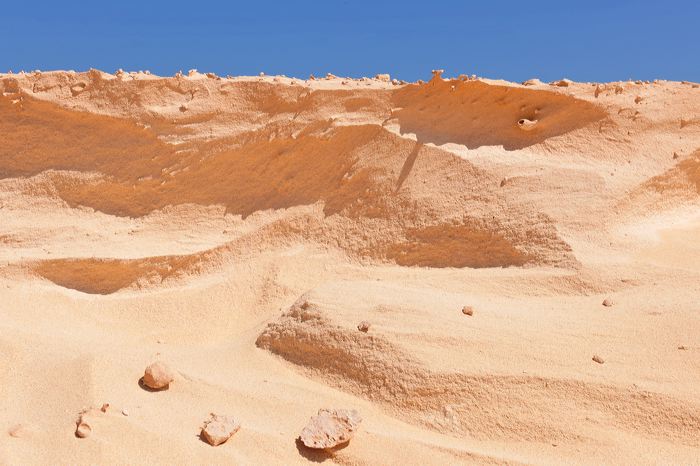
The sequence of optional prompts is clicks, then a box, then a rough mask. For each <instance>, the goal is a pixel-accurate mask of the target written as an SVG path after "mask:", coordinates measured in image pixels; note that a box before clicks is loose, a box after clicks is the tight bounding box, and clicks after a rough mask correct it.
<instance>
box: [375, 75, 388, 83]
mask: <svg viewBox="0 0 700 466" xmlns="http://www.w3.org/2000/svg"><path fill="white" fill-rule="evenodd" d="M374 79H376V80H378V81H382V82H385V83H388V82H390V81H391V75H388V74H386V73H383V74H378V75H376V76H375V77H374Z"/></svg>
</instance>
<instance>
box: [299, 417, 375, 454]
mask: <svg viewBox="0 0 700 466" xmlns="http://www.w3.org/2000/svg"><path fill="white" fill-rule="evenodd" d="M361 422H362V418H361V417H360V414H359V413H358V412H357V411H356V410H354V409H351V410H347V409H320V410H319V411H318V415H316V416H314V417H312V418H311V420H309V423H308V424H307V425H306V427H304V429H303V430H302V431H301V435H300V436H299V438H300V439H301V441H302V442H303V443H304V445H306V446H307V447H309V448H321V449H324V448H333V447H336V446H338V445H342V444H344V443H347V442H349V441H350V439H352V437H353V436H354V435H355V430H357V428H358V426H359V425H360V423H361Z"/></svg>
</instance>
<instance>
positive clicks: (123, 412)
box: [122, 408, 129, 416]
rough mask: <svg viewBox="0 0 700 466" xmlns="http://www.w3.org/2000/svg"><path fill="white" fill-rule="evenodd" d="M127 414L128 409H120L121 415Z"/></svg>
mask: <svg viewBox="0 0 700 466" xmlns="http://www.w3.org/2000/svg"><path fill="white" fill-rule="evenodd" d="M128 415H129V410H128V409H126V408H124V409H122V416H128Z"/></svg>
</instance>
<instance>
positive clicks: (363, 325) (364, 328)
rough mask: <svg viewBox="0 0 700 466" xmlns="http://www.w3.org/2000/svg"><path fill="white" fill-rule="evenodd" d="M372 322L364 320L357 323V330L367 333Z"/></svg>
mask: <svg viewBox="0 0 700 466" xmlns="http://www.w3.org/2000/svg"><path fill="white" fill-rule="evenodd" d="M369 327H370V323H369V322H367V321H366V320H363V321H362V322H360V323H359V324H358V325H357V330H359V331H360V332H365V333H367V332H368V331H369Z"/></svg>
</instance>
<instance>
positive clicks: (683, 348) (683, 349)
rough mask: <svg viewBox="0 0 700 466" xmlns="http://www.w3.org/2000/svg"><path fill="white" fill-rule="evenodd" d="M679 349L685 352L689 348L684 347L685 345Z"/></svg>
mask: <svg viewBox="0 0 700 466" xmlns="http://www.w3.org/2000/svg"><path fill="white" fill-rule="evenodd" d="M678 349H679V350H682V351H685V350H687V349H688V347H687V346H684V345H681V346H679V347H678Z"/></svg>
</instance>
